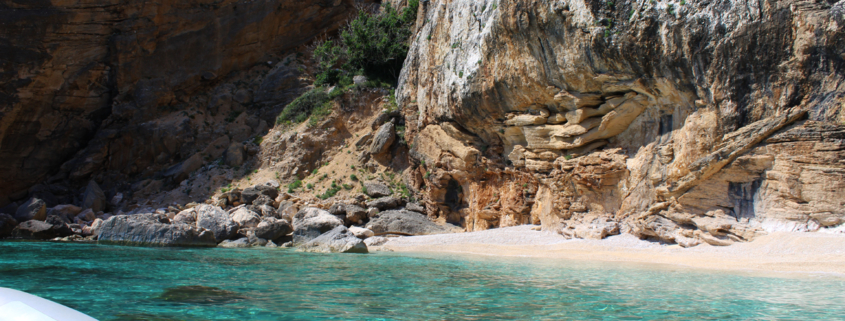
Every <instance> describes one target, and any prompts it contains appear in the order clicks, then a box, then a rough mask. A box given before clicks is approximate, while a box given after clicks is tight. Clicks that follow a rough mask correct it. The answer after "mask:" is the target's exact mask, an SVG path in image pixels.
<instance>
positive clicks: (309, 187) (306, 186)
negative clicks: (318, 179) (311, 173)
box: [305, 183, 314, 189]
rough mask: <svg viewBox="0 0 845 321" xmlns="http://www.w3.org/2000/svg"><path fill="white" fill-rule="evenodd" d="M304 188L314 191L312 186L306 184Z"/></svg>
mask: <svg viewBox="0 0 845 321" xmlns="http://www.w3.org/2000/svg"><path fill="white" fill-rule="evenodd" d="M305 188H307V189H314V184H311V183H308V185H305Z"/></svg>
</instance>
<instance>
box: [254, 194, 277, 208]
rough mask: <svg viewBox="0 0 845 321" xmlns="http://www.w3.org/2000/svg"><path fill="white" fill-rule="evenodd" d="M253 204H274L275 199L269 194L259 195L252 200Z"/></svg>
mask: <svg viewBox="0 0 845 321" xmlns="http://www.w3.org/2000/svg"><path fill="white" fill-rule="evenodd" d="M252 205H255V206H261V205H273V199H272V198H270V197H269V196H267V195H259V196H258V198H256V199H255V200H254V201H252Z"/></svg>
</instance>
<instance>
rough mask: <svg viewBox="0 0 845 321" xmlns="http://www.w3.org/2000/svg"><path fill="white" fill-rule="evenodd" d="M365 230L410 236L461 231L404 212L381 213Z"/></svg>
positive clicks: (409, 212)
mask: <svg viewBox="0 0 845 321" xmlns="http://www.w3.org/2000/svg"><path fill="white" fill-rule="evenodd" d="M367 228H368V229H370V230H372V231H373V232H374V233H376V234H378V233H386V232H399V233H405V234H411V235H427V234H444V233H456V232H459V231H460V230H461V228H460V227H458V226H455V225H452V224H445V225H440V224H437V223H434V222H432V221H429V220H428V218H427V217H426V216H425V215H422V214H420V213H417V212H411V211H406V210H394V211H384V212H381V213H379V215H378V217H376V218H374V219H371V220H370V223H369V224H367Z"/></svg>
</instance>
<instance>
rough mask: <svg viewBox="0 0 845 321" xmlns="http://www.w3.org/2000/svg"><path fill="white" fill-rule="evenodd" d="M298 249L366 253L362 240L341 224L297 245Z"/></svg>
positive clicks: (365, 246)
mask: <svg viewBox="0 0 845 321" xmlns="http://www.w3.org/2000/svg"><path fill="white" fill-rule="evenodd" d="M299 250H300V251H305V252H321V253H368V251H367V245H366V244H364V240H362V239H359V238H358V237H356V236H355V235H354V234H352V232H350V231H349V230H347V229H346V227H345V226H342V225H341V226H337V227H335V228H333V229H332V230H330V231H328V232H326V233H324V234H323V235H320V236H319V237H317V238H315V239H313V240H311V241H308V242H306V243H304V244H301V245H299Z"/></svg>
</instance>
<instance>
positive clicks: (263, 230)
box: [255, 217, 293, 241]
mask: <svg viewBox="0 0 845 321" xmlns="http://www.w3.org/2000/svg"><path fill="white" fill-rule="evenodd" d="M292 231H293V228H292V227H291V225H290V223H289V222H288V221H287V220H280V219H277V218H274V217H265V218H264V220H262V221H261V223H259V224H258V226H257V227H256V228H255V236H257V237H260V238H262V239H267V240H271V241H272V240H277V239H279V238H280V237H283V236H285V235H288V234H290V232H292Z"/></svg>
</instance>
